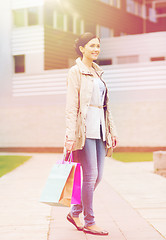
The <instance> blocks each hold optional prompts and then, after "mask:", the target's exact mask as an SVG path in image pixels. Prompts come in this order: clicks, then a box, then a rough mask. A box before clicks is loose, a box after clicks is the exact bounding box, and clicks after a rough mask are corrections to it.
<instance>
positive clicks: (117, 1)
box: [110, 0, 121, 8]
mask: <svg viewBox="0 0 166 240" xmlns="http://www.w3.org/2000/svg"><path fill="white" fill-rule="evenodd" d="M110 4H111V5H112V6H114V7H117V8H120V5H121V0H110Z"/></svg>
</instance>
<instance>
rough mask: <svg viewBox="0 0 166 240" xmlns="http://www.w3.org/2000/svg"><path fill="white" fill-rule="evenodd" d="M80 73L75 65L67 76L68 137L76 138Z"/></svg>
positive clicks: (70, 138)
mask: <svg viewBox="0 0 166 240" xmlns="http://www.w3.org/2000/svg"><path fill="white" fill-rule="evenodd" d="M78 78H79V74H78V71H77V69H76V68H75V67H72V68H71V69H70V70H69V72H68V76H67V96H66V111H65V115H66V138H67V139H68V140H75V133H76V124H77V116H78V110H79V79H78Z"/></svg>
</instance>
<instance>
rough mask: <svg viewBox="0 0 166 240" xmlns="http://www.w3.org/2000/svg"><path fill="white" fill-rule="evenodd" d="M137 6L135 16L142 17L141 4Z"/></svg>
mask: <svg viewBox="0 0 166 240" xmlns="http://www.w3.org/2000/svg"><path fill="white" fill-rule="evenodd" d="M137 4H138V5H137V14H138V16H140V17H142V16H143V14H142V13H143V11H142V10H143V9H142V4H140V3H137Z"/></svg>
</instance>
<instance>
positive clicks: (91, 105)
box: [89, 104, 106, 108]
mask: <svg viewBox="0 0 166 240" xmlns="http://www.w3.org/2000/svg"><path fill="white" fill-rule="evenodd" d="M89 106H90V107H96V108H105V107H106V105H103V106H97V105H93V104H90V105H89Z"/></svg>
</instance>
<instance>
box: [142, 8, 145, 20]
mask: <svg viewBox="0 0 166 240" xmlns="http://www.w3.org/2000/svg"><path fill="white" fill-rule="evenodd" d="M142 17H143V18H144V19H146V5H142Z"/></svg>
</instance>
